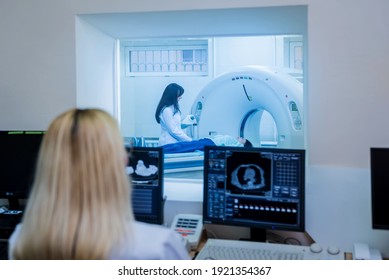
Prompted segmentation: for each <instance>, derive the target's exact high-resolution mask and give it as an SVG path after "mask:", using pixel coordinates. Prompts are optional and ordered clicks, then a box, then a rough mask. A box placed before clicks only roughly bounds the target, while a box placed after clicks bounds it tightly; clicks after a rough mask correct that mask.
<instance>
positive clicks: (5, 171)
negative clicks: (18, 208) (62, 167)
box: [0, 131, 44, 208]
mask: <svg viewBox="0 0 389 280" xmlns="http://www.w3.org/2000/svg"><path fill="white" fill-rule="evenodd" d="M43 135H44V132H42V131H0V198H2V199H8V200H9V201H12V200H15V199H16V200H17V199H25V198H27V197H28V195H29V192H30V188H31V185H32V183H33V178H34V173H35V165H36V161H37V158H38V153H39V148H40V144H41V141H42V138H43ZM10 207H11V208H13V206H11V205H10Z"/></svg>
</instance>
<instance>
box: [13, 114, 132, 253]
mask: <svg viewBox="0 0 389 280" xmlns="http://www.w3.org/2000/svg"><path fill="white" fill-rule="evenodd" d="M126 159H127V154H126V151H125V148H124V144H123V140H122V136H121V133H120V130H119V128H118V125H117V122H116V120H115V119H114V118H113V117H112V116H111V115H109V114H108V113H107V112H105V111H103V110H100V109H83V110H81V109H73V110H69V111H67V112H65V113H63V114H61V115H60V116H58V117H57V118H56V119H54V120H53V122H52V123H51V124H50V126H49V128H48V131H47V133H46V135H45V136H44V139H43V142H42V146H41V150H40V155H39V160H38V166H37V172H36V176H35V182H34V185H33V189H32V193H31V195H30V198H29V200H28V205H27V209H26V213H25V215H24V219H23V225H22V229H23V230H22V233H21V236H20V237H21V238H20V239H21V240H20V242H18V244H17V246H16V249H15V251H14V254H15V256H16V257H17V258H22V259H29V258H32V259H104V258H108V257H109V254H110V252H112V250H113V249H114V248H115V246H118V242H120V240H122V239H123V238H124V236H125V235H126V234H128V232H127V225H128V221H131V220H132V219H133V218H132V210H131V204H130V183H129V178H128V176H127V175H126V173H125V163H126ZM32 235H35V236H42V237H39V238H38V240H37V239H36V237H35V238H31V237H32ZM30 238H31V239H30ZM32 240H33V241H32Z"/></svg>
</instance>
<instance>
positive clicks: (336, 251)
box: [327, 246, 340, 255]
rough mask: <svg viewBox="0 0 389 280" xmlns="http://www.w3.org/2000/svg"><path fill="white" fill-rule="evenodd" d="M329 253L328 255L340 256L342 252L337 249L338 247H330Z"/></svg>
mask: <svg viewBox="0 0 389 280" xmlns="http://www.w3.org/2000/svg"><path fill="white" fill-rule="evenodd" d="M327 252H328V254H330V255H337V254H339V252H340V250H339V248H338V247H336V246H328V248H327Z"/></svg>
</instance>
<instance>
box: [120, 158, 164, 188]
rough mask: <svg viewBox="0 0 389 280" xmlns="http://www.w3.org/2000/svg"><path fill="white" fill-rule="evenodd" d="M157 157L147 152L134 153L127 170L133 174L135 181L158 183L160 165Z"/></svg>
mask: <svg viewBox="0 0 389 280" xmlns="http://www.w3.org/2000/svg"><path fill="white" fill-rule="evenodd" d="M156 161H157V159H156V158H153V157H148V156H147V153H140V154H139V155H132V156H131V157H130V161H129V164H128V166H127V167H126V172H127V174H128V175H130V176H131V179H132V182H133V183H137V182H138V183H139V182H141V183H146V184H154V183H158V182H157V181H158V166H157V164H158V163H157V162H156Z"/></svg>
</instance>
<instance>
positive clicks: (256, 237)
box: [249, 228, 267, 242]
mask: <svg viewBox="0 0 389 280" xmlns="http://www.w3.org/2000/svg"><path fill="white" fill-rule="evenodd" d="M249 240H250V241H256V242H266V241H267V238H266V229H263V228H250V239H249Z"/></svg>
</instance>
